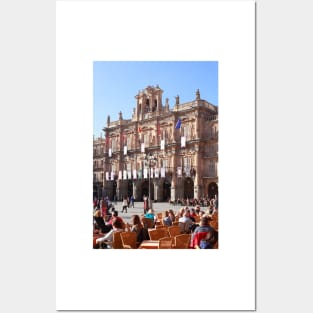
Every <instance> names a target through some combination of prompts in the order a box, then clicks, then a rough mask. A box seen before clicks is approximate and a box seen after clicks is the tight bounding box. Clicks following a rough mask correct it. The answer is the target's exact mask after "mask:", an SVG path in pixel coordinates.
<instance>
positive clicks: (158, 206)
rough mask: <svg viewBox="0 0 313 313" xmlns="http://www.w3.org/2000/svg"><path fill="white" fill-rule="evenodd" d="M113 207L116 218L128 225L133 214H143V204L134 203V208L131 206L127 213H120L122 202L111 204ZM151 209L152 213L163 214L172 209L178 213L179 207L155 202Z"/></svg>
mask: <svg viewBox="0 0 313 313" xmlns="http://www.w3.org/2000/svg"><path fill="white" fill-rule="evenodd" d="M113 205H114V207H115V210H117V211H118V216H120V217H121V218H123V220H124V221H125V222H128V223H130V220H131V216H132V215H134V214H137V215H139V216H140V215H142V214H143V202H136V201H135V204H134V208H132V207H131V206H130V207H129V208H128V209H127V213H125V212H124V213H122V202H121V201H118V202H117V204H115V203H114V202H113ZM152 208H153V210H154V213H159V212H164V211H165V210H169V209H172V210H173V211H174V212H176V211H178V210H179V209H180V208H181V206H180V205H177V206H174V205H172V204H169V203H167V202H156V203H153V204H152Z"/></svg>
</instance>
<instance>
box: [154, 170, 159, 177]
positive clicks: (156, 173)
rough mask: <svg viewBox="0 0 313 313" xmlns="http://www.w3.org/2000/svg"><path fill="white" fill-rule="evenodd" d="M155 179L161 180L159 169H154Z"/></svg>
mask: <svg viewBox="0 0 313 313" xmlns="http://www.w3.org/2000/svg"><path fill="white" fill-rule="evenodd" d="M154 177H155V178H159V169H158V168H155V169H154Z"/></svg>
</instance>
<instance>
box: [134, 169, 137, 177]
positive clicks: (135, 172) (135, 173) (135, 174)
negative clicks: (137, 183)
mask: <svg viewBox="0 0 313 313" xmlns="http://www.w3.org/2000/svg"><path fill="white" fill-rule="evenodd" d="M133 179H137V171H136V170H133Z"/></svg>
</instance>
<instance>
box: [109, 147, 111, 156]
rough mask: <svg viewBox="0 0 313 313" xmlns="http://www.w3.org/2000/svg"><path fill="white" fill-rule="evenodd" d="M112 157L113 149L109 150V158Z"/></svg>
mask: <svg viewBox="0 0 313 313" xmlns="http://www.w3.org/2000/svg"><path fill="white" fill-rule="evenodd" d="M111 156H112V149H111V148H110V149H109V157H111Z"/></svg>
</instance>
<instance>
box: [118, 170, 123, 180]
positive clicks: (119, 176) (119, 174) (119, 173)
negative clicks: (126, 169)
mask: <svg viewBox="0 0 313 313" xmlns="http://www.w3.org/2000/svg"><path fill="white" fill-rule="evenodd" d="M118 179H119V180H121V179H122V171H119V172H118Z"/></svg>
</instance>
